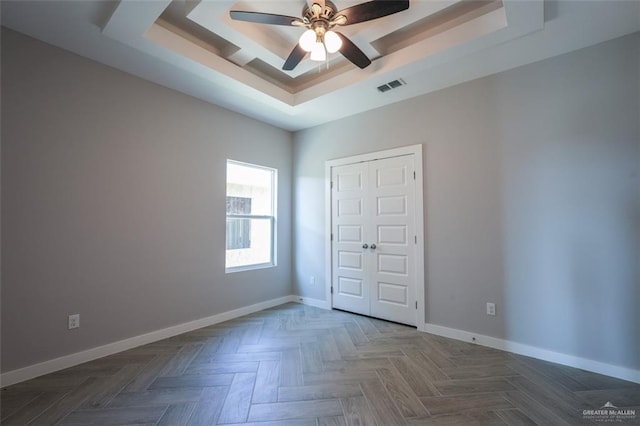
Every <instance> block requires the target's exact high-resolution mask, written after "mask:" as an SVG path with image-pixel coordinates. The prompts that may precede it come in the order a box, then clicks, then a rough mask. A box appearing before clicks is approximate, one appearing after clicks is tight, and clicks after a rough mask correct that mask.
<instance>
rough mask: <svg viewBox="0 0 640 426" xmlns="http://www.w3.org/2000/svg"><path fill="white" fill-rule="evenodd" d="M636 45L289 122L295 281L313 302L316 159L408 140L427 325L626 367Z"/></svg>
mask: <svg viewBox="0 0 640 426" xmlns="http://www.w3.org/2000/svg"><path fill="white" fill-rule="evenodd" d="M639 48H640V37H639V36H638V34H635V35H633V36H629V37H626V38H622V39H618V40H614V41H611V42H607V43H605V44H601V45H597V46H594V47H590V48H587V49H584V50H580V51H577V52H573V53H570V54H567V55H563V56H560V57H557V58H553V59H550V60H546V61H543V62H538V63H535V64H531V65H528V66H525V67H521V68H518V69H514V70H511V71H508V72H503V73H500V74H497V75H494V76H491V77H487V78H483V79H480V80H476V81H473V82H469V83H465V84H462V85H459V86H456V87H452V88H449V89H445V90H442V91H439V92H436V93H432V94H429V95H425V96H421V97H418V98H414V99H412V100H409V101H406V102H402V103H399V104H394V105H392V106H388V107H384V108H381V109H378V110H374V111H370V112H367V113H363V114H361V115H357V116H354V117H350V118H346V119H343V120H339V121H335V122H332V123H329V124H326V125H322V126H319V127H316V128H312V129H308V130H305V131H301V132H298V133H296V134H295V135H294V182H295V187H294V212H295V215H294V221H295V229H294V252H293V253H294V291H295V292H296V293H297V294H300V295H303V296H306V297H312V298H317V299H324V287H323V286H324V284H325V279H326V277H325V276H324V262H325V259H324V162H325V160H328V159H334V158H339V157H345V156H350V155H354V154H359V153H366V152H373V151H377V150H382V149H388V148H392V147H397V146H403V145H412V144H418V143H420V144H423V147H424V158H423V165H424V170H425V174H424V188H425V190H424V197H425V198H424V201H425V229H426V233H427V235H426V238H425V240H426V246H425V253H426V254H425V265H426V271H425V272H426V283H425V288H426V318H425V320H426V322H428V323H432V324H438V325H442V326H446V327H451V328H455V329H461V330H467V331H470V332H474V333H481V334H485V335H489V336H494V337H498V338H504V339H509V340H511V341H515V342H520V343H524V344H528V345H533V346H536V347H539V348H544V349H549V350H553V351H558V352H562V353H567V354H571V355H575V356H579V357H585V358H589V359H593V360H597V361H602V362H605V363H611V364H614V365H620V366H626V367H631V368H635V369H638V368H640V309H639V307H640V284H639V283H640V248H639V244H640V191H639V188H640V185H639V181H638V179H639V177H638V172H639V165H640V152H639V145H640V129H639V124H638V123H639V122H640V108H639V99H640V87H639V76H640V69H639V63H640V54H639ZM398 90H411V87H410V85H409V86H407V87H405V88H401V89H398ZM381 96H384V95H381ZM310 275H314V276H316V277H317V279H316V285H315V286H311V285H310V284H309V276H310ZM486 302H495V303H496V304H497V316H496V317H489V316H486V315H485V303H486Z"/></svg>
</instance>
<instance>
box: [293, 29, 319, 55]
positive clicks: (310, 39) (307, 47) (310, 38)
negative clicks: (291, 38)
mask: <svg viewBox="0 0 640 426" xmlns="http://www.w3.org/2000/svg"><path fill="white" fill-rule="evenodd" d="M316 38H317V37H316V32H315V31H313V30H307V31H305V32H303V33H302V35H301V36H300V39H299V40H298V44H300V47H301V48H302V50H304V51H305V52H311V51H312V50H313V48H314V47H315V45H316Z"/></svg>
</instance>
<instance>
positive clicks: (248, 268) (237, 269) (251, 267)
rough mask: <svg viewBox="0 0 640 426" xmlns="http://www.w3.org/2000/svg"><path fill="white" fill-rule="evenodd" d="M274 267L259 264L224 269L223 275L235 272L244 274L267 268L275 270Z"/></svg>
mask: <svg viewBox="0 0 640 426" xmlns="http://www.w3.org/2000/svg"><path fill="white" fill-rule="evenodd" d="M275 267H276V265H275V264H273V263H259V264H256V265H246V266H235V267H233V268H225V269H224V272H225V274H233V273H235V272H244V271H253V270H256V269H267V268H275Z"/></svg>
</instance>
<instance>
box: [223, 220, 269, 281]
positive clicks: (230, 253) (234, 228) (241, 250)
mask: <svg viewBox="0 0 640 426" xmlns="http://www.w3.org/2000/svg"><path fill="white" fill-rule="evenodd" d="M230 230H231V232H230ZM271 238H272V235H271V219H244V218H243V219H239V218H232V217H227V259H226V267H227V268H235V267H239V266H246V265H257V264H264V263H271V259H272V258H271V246H272V244H271Z"/></svg>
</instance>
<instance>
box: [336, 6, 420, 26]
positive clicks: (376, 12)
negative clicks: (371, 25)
mask: <svg viewBox="0 0 640 426" xmlns="http://www.w3.org/2000/svg"><path fill="white" fill-rule="evenodd" d="M407 9H409V0H372V1H368V2H366V3H360V4H357V5H355V6H352V7H348V8H346V9H343V10H341V11H340V12H338V13H336V16H340V15H342V16H344V17H345V18H347V22H346V23H345V24H343V25H352V24H357V23H360V22H366V21H371V20H372V19H378V18H382V17H383V16H388V15H393V14H394V13H398V12H402V11H403V10H407Z"/></svg>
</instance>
